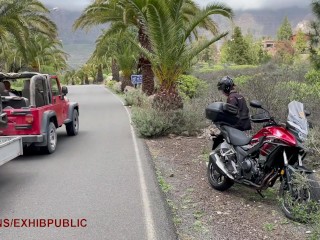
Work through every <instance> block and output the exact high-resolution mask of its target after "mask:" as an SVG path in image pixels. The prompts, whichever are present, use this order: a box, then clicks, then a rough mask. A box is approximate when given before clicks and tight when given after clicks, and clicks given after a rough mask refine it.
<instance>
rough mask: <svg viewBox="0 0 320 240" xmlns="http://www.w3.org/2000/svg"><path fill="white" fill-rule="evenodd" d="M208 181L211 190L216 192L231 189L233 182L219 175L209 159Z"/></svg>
mask: <svg viewBox="0 0 320 240" xmlns="http://www.w3.org/2000/svg"><path fill="white" fill-rule="evenodd" d="M207 175H208V181H209V183H210V185H211V187H212V188H214V189H216V190H218V191H225V190H227V189H229V188H231V187H232V185H233V184H234V181H233V180H232V179H230V178H228V177H226V176H225V175H224V174H222V173H221V171H220V170H219V168H218V167H217V166H216V165H215V163H214V162H213V160H212V159H211V158H209V164H208V169H207Z"/></svg>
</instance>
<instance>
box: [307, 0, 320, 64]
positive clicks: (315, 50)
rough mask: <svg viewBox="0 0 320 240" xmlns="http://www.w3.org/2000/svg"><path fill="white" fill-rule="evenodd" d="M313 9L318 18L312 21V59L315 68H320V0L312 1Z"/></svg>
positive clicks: (310, 48) (310, 49)
mask: <svg viewBox="0 0 320 240" xmlns="http://www.w3.org/2000/svg"><path fill="white" fill-rule="evenodd" d="M312 11H313V13H314V15H315V16H316V19H315V20H314V21H311V23H310V47H309V51H310V61H311V63H312V64H313V67H314V68H315V69H320V55H319V43H320V34H319V33H320V2H319V1H318V0H314V1H312Z"/></svg>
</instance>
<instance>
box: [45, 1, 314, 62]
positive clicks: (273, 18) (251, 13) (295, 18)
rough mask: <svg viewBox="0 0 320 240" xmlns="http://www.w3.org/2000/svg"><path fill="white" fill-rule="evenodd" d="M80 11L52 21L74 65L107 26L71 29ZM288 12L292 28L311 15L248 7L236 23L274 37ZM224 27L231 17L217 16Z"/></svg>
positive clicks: (59, 13)
mask: <svg viewBox="0 0 320 240" xmlns="http://www.w3.org/2000/svg"><path fill="white" fill-rule="evenodd" d="M80 14H81V12H80V11H70V10H66V9H59V10H57V11H52V12H51V17H52V19H53V21H54V22H55V23H56V24H57V26H58V31H59V38H60V39H61V41H62V42H63V44H64V46H65V51H66V52H68V53H69V54H70V59H69V64H70V65H71V66H73V67H77V66H80V65H81V64H83V63H85V62H86V60H87V59H88V57H89V55H90V53H91V52H92V51H93V49H94V44H95V40H96V39H97V37H98V36H99V35H100V34H101V30H102V29H103V28H105V27H106V26H98V27H94V28H93V29H91V30H90V31H88V32H86V31H83V30H77V31H75V32H74V31H73V30H72V25H73V23H74V21H75V20H76V19H77V18H78V17H79V16H80ZM285 16H287V17H288V19H289V21H290V23H291V26H292V29H295V28H296V26H297V25H298V24H299V23H301V22H303V21H307V20H310V19H311V18H312V14H311V10H310V9H308V8H298V7H292V8H285V9H279V10H266V9H262V10H246V11H235V17H234V24H235V25H237V26H240V27H241V29H242V32H243V34H247V33H251V34H253V35H254V36H255V37H256V38H261V37H275V36H276V34H277V30H278V28H279V27H280V25H281V23H282V21H283V19H284V18H285ZM214 20H215V21H216V22H217V24H218V26H219V29H220V30H221V31H229V32H230V31H231V24H230V22H229V21H227V20H225V19H223V18H221V17H214Z"/></svg>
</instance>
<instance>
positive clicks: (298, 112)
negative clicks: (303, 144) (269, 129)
mask: <svg viewBox="0 0 320 240" xmlns="http://www.w3.org/2000/svg"><path fill="white" fill-rule="evenodd" d="M288 109H289V114H288V123H289V124H290V125H291V126H292V127H294V128H295V129H296V130H297V131H298V132H299V135H300V134H301V135H302V136H301V137H303V138H305V137H307V135H308V121H307V118H306V114H305V112H304V107H303V103H301V102H297V101H292V102H290V103H289V105H288Z"/></svg>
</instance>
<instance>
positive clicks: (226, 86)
mask: <svg viewBox="0 0 320 240" xmlns="http://www.w3.org/2000/svg"><path fill="white" fill-rule="evenodd" d="M217 86H218V90H221V91H223V92H224V93H226V94H229V93H230V91H231V90H232V88H233V86H234V83H233V80H232V78H231V77H229V76H225V77H223V78H221V79H220V80H219V82H218V85H217Z"/></svg>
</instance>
